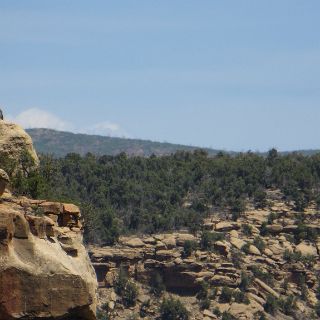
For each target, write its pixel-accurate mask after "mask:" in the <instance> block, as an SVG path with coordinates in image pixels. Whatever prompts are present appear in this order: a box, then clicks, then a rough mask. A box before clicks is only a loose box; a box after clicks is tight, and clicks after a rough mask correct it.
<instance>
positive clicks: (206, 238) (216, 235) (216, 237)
mask: <svg viewBox="0 0 320 320" xmlns="http://www.w3.org/2000/svg"><path fill="white" fill-rule="evenodd" d="M224 239H225V234H224V233H221V232H209V231H204V232H202V234H201V240H200V247H201V249H203V250H211V249H212V248H213V244H214V243H215V242H216V241H221V240H224Z"/></svg>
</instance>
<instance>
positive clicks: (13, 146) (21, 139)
mask: <svg viewBox="0 0 320 320" xmlns="http://www.w3.org/2000/svg"><path fill="white" fill-rule="evenodd" d="M25 152H27V153H28V154H29V155H30V157H31V159H32V160H33V162H34V166H38V165H39V159H38V156H37V154H36V152H35V150H34V147H33V143H32V140H31V137H30V136H29V135H28V134H27V133H26V132H25V131H24V130H23V129H22V128H21V127H20V126H18V125H17V124H14V123H10V122H7V121H0V154H1V155H3V156H6V157H8V158H9V159H12V160H15V161H18V163H20V162H21V159H22V157H23V155H24V153H25Z"/></svg>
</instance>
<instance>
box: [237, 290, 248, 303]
mask: <svg viewBox="0 0 320 320" xmlns="http://www.w3.org/2000/svg"><path fill="white" fill-rule="evenodd" d="M233 297H234V301H235V302H236V303H244V304H249V303H250V301H249V299H248V297H247V295H246V294H245V293H244V292H242V291H238V290H235V291H234V292H233Z"/></svg>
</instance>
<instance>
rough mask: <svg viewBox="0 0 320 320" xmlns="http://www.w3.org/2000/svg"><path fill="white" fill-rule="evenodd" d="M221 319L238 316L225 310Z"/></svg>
mask: <svg viewBox="0 0 320 320" xmlns="http://www.w3.org/2000/svg"><path fill="white" fill-rule="evenodd" d="M221 320H236V318H235V317H234V316H233V315H232V314H230V313H229V312H227V311H225V312H224V313H223V314H222V318H221Z"/></svg>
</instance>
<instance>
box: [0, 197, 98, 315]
mask: <svg viewBox="0 0 320 320" xmlns="http://www.w3.org/2000/svg"><path fill="white" fill-rule="evenodd" d="M79 218H80V213H79V209H78V208H77V207H76V206H74V205H70V204H61V203H52V202H45V201H35V200H29V199H26V198H14V197H12V196H10V195H8V194H4V198H3V200H2V203H0V320H10V319H22V318H23V319H90V320H91V319H95V304H96V300H95V299H96V298H95V297H96V276H95V273H94V270H93V268H92V266H91V264H90V260H89V258H88V255H87V252H86V250H85V248H84V246H83V244H82V232H81V224H80V221H79Z"/></svg>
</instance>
